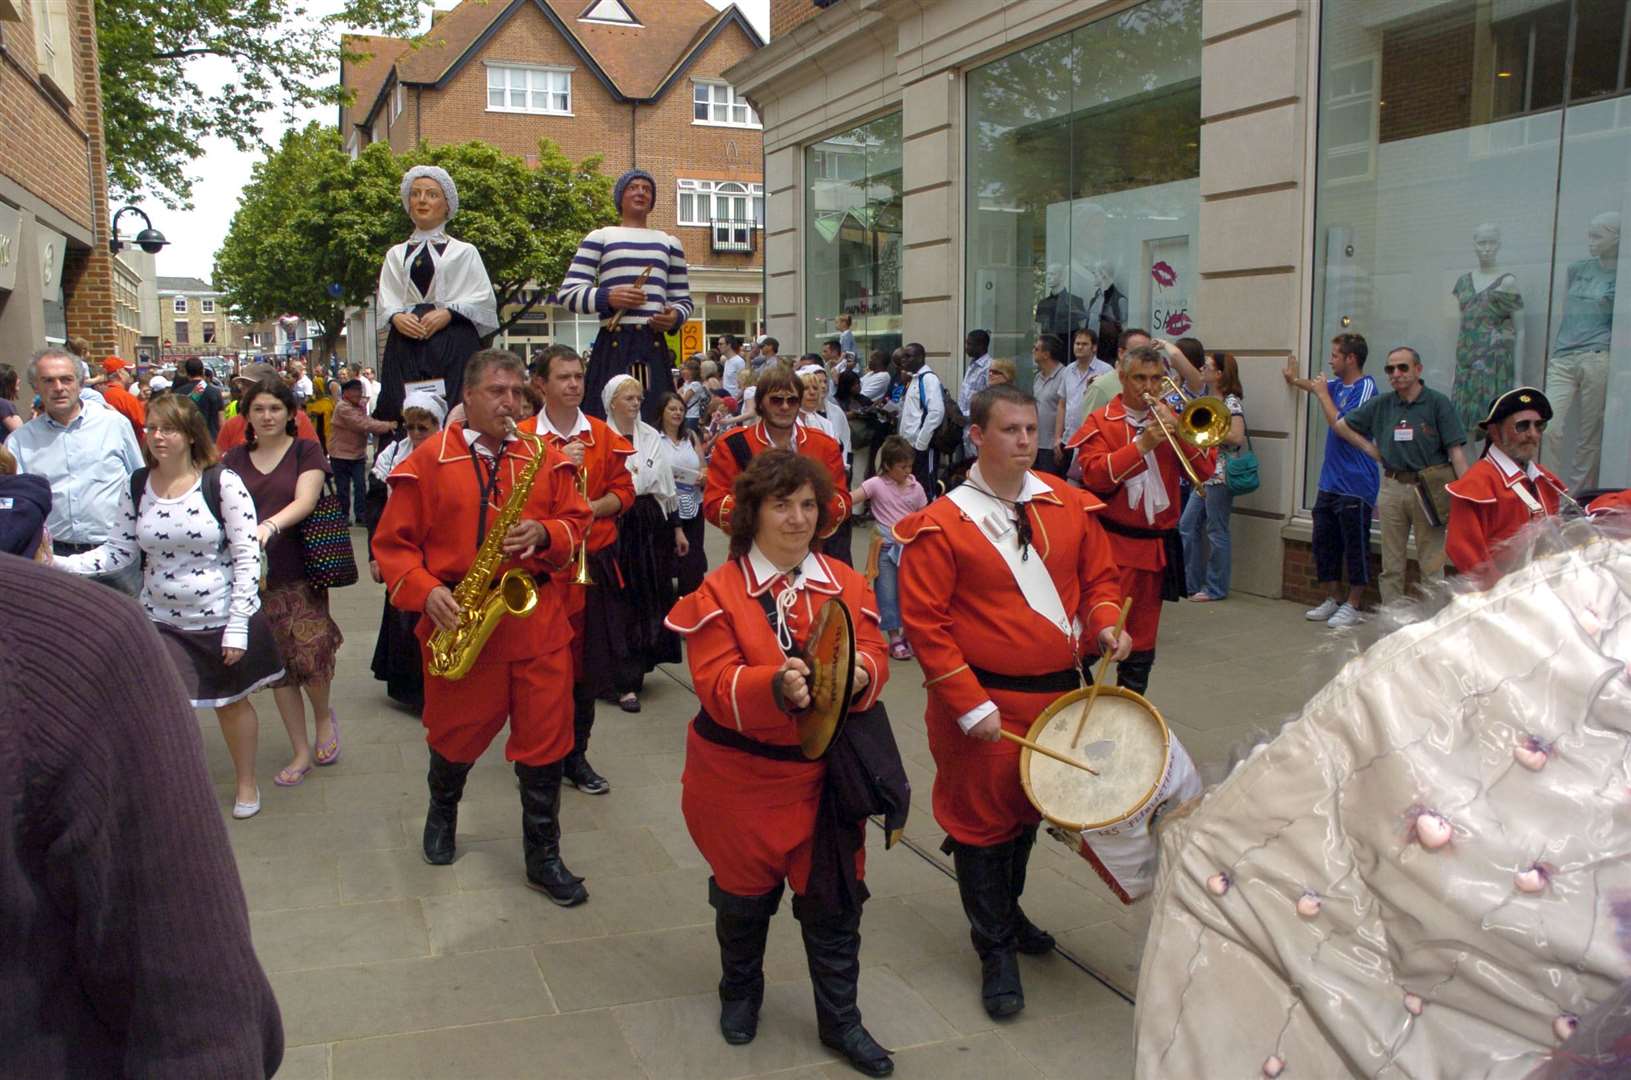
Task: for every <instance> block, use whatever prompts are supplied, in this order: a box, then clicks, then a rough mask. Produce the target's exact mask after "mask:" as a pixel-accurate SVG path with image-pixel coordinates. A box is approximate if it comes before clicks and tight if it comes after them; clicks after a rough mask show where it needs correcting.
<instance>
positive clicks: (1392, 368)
mask: <svg viewBox="0 0 1631 1080" xmlns="http://www.w3.org/2000/svg"><path fill="white" fill-rule="evenodd" d="M1410 367H1411V365H1409V364H1388V365H1386V366H1385V367H1383V368H1382V370H1383V371H1385V372H1387V373H1388V374H1389V375H1403V374H1404V373H1405V372H1407V371H1409V370H1410Z"/></svg>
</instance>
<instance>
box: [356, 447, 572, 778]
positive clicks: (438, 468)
mask: <svg viewBox="0 0 1631 1080" xmlns="http://www.w3.org/2000/svg"><path fill="white" fill-rule="evenodd" d="M545 453H546V454H547V455H548V457H547V458H546V459H545V461H544V464H543V465H542V466H541V467H540V468H539V470H538V472H537V474H536V475H535V476H534V478H533V485H532V492H531V494H530V495H529V496H528V498H527V502H526V507H525V510H524V511H523V513H522V515H521V516H522V518H523V519H526V520H532V521H539V522H542V523H543V525H544V528H545V530H546V531H547V532H548V533H549V547H548V548H546V549H545V550H544V551H542V552H537V553H535V554H534V555H533V556H532V557H530V558H527V559H525V560H518V561H511V560H506V561H505V562H504V563H502V564H501V565H500V567H499V569H498V574H502V573H503V572H504V571H505V570H508V569H509V568H510V567H512V566H513V567H519V568H521V569H523V570H525V571H527V572H528V573H530V574H532V575H534V576H535V577H539V578H542V580H540V581H539V583H538V606H537V607H536V608H535V609H534V610H533V612H532V614H531V615H529V616H527V617H525V618H516V617H513V616H507V617H505V618H504V619H502V620H500V621H499V624H498V628H497V629H496V630H494V631H493V634H492V636H491V637H490V638H488V639H487V643H486V645H485V646H484V647H483V648H482V651H481V657H480V659H478V660H477V661H476V664H475V667H474V668H472V669H471V671H470V673H469V674H468V675H466V676H465V677H464V678H463V679H462V680H459V681H457V682H449V681H448V680H446V679H438V678H435V677H433V676H431V675H430V674H429V672H428V671H427V673H426V676H425V711H424V718H423V719H424V724H425V727H426V729H427V738H428V740H429V742H430V744H431V746H432V747H434V748H436V750H437V751H438V752H439V753H442V754H443V755H444V756H445V757H447V758H449V759H450V760H452V761H474V760H475V759H476V757H479V756H480V754H481V751H482V750H484V749H485V748H486V746H487V743H488V742H490V741H491V740H492V737H493V735H495V734H496V733H497V732H498V730H499V728H501V727H502V726H503V723H504V719H505V717H506V716H508V717H509V718H510V721H511V737H510V744H509V748H508V750H509V757H510V759H511V760H513V761H523V762H526V763H527V764H534V765H542V764H548V763H549V762H551V761H555V760H558V759H559V758H561V757H564V756H565V755H566V752H567V751H568V750H570V749H571V746H572V724H571V709H570V708H565V709H563V708H561V707H559V703H560V702H561V701H563V700H566V698H567V696H568V695H569V693H570V691H569V689H568V683H567V677H568V676H569V672H568V670H567V653H566V652H565V650H566V647H567V645H568V644H569V631H568V630H567V627H566V620H565V619H563V618H562V615H563V614H564V608H563V593H564V591H565V589H566V586H564V585H561V584H558V583H557V582H555V581H552V580H550V579H549V578H548V577H547V575H549V574H550V573H551V572H553V571H557V570H560V569H561V568H562V567H563V566H565V565H566V564H567V563H568V562H570V560H571V558H572V552H573V549H574V548H575V547H576V546H577V544H578V542H579V539H580V538H581V537H582V536H583V534H584V531H585V530H586V529H587V528H588V527H589V507H588V505H587V504H586V503H585V502H584V500H583V497H582V496H581V495H579V494H578V489H577V484H576V483H575V481H574V471H573V468H572V463H571V462H570V461H568V460H567V459H566V458H564V457H562V456H561V455H560V454H558V453H556V452H555V451H553V450H550V449H548V448H547V447H546V448H545ZM531 459H532V450H531V448H530V447H529V446H528V445H527V444H526V443H525V442H523V441H519V440H517V441H513V442H510V443H507V444H506V446H505V449H504V457H503V459H502V461H501V463H500V465H499V483H498V487H497V489H496V490H495V491H494V492H493V493H492V495H491V497H490V499H489V508H488V511H487V518H488V521H489V523H491V522H493V521H494V520H495V519H496V518H497V517H498V514H499V512H500V510H501V509H502V507H503V505H504V503H505V502H506V501H507V500H508V499H509V497H510V494H511V492H513V491H514V490H515V483H516V479H517V476H518V475H519V473H520V472H521V470H522V469H523V468H524V467H525V465H526V464H527V462H529V461H530V460H531ZM476 470H477V466H476V463H475V462H474V461H473V460H472V458H471V450H470V446H469V444H468V443H467V442H466V441H465V437H464V426H463V425H462V424H455V425H453V426H452V427H449V428H447V429H445V430H443V431H441V432H439V433H438V434H436V435H433V436H432V437H430V438H429V439H426V440H425V441H424V442H423V443H422V444H421V445H420V446H419V448H418V449H417V450H415V451H414V452H413V453H412V454H410V455H408V457H407V458H406V459H405V460H404V461H403V462H402V463H401V464H399V465H398V466H397V467H396V468H395V469H394V470H393V471H392V473H391V476H390V484H391V497H390V499H388V500H386V504H385V513H384V515H383V516H382V517H381V518H380V523H379V528H378V529H377V530H376V531H375V533H374V542H373V554H374V558H375V559H376V560H378V562H379V566H380V572H381V574H382V575H383V576H384V578H385V585H386V588H387V590H388V592H387V595H388V596H389V597H390V600H391V603H392V605H393V606H395V607H397V608H399V609H400V610H403V611H423V610H424V609H425V600H426V598H427V597H428V596H429V595H430V593H431V590H433V589H434V588H436V587H437V586H438V585H446V586H448V587H449V588H453V587H455V586H457V585H458V583H459V580H460V579H461V578H463V577H464V574H465V572H466V571H467V570H468V569H469V568H470V564H471V563H472V562H473V561H474V560H475V556H476V552H477V550H478V548H479V547H480V544H479V543H478V541H477V525H478V518H479V514H480V508H481V486H480V481H479V480H478V477H477V471H476ZM496 576H497V574H495V577H496ZM432 629H433V626H432V623H431V621H430V620H429V619H421V620H420V621H419V630H418V633H419V639H420V641H421V642H424V641H425V640H426V639H427V638H428V637H429V636H430V633H431V631H432Z"/></svg>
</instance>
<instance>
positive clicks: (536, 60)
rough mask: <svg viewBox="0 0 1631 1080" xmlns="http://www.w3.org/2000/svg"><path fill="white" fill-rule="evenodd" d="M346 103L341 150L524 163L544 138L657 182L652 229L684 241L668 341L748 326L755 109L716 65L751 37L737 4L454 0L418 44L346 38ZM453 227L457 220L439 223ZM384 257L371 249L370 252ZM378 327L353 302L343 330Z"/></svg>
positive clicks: (551, 314)
mask: <svg viewBox="0 0 1631 1080" xmlns="http://www.w3.org/2000/svg"><path fill="white" fill-rule="evenodd" d="M348 44H349V46H350V48H351V50H352V51H354V52H356V53H361V54H364V55H365V58H364V59H363V60H362V61H360V62H357V63H352V62H349V61H348V62H345V63H343V64H342V71H341V80H342V82H343V83H344V84H345V85H346V86H348V87H350V88H352V90H353V91H354V92H355V103H354V104H353V105H352V106H350V107H348V108H345V109H342V110H341V115H340V130H341V132H342V134H343V135H344V136H345V138H346V141H347V146H348V147H349V148H350V149H351V151H352V152H353V153H357V152H360V150H361V148H362V147H363V146H366V145H368V144H369V143H371V142H382V141H383V142H388V143H389V144H390V146H391V148H392V149H393V150H395V151H398V152H402V151H406V150H409V149H411V148H412V147H413V146H415V145H417V144H418V143H420V142H426V143H430V144H432V145H435V144H439V143H449V142H460V141H464V140H467V139H471V138H480V139H482V140H483V141H485V142H488V143H491V144H492V145H494V146H496V147H498V148H499V149H500V150H503V151H504V152H506V153H509V154H514V155H516V156H518V157H521V158H523V159H524V160H529V161H531V162H534V163H535V162H536V160H537V154H538V143H539V140H541V139H549V140H551V141H553V142H554V143H556V144H557V145H558V146H559V147H560V148H561V150H562V151H563V152H564V153H565V154H566V155H567V156H568V157H570V158H572V159H573V160H574V161H578V160H582V159H583V158H586V157H589V156H591V155H597V154H598V155H600V156H601V158H602V159H603V160H602V165H601V169H602V171H603V172H604V173H605V174H606V175H608V176H612V177H616V176H617V175H619V174H620V173H622V172H623V171H624V170H626V169H629V168H633V167H636V166H638V167H639V168H642V169H645V170H646V171H647V172H650V173H651V174H652V175H653V176H654V177H655V178H656V180H657V204H656V208H655V209H654V211H653V213H652V215H651V225H652V226H653V227H654V228H660V229H664V230H667V231H669V232H672V233H673V234H674V235H676V236H678V237H679V239H680V242H681V243H682V244H683V245H684V247H685V252H686V259H687V262H688V264H689V267H690V283H691V293H692V297H693V299H694V301H695V304H696V307H695V313H694V314H693V316H692V319H691V322H690V323H689V324H688V325H687V328H686V331H685V334H684V336H683V338H682V344H683V346H684V347H685V348H686V349H687V351H692V350H694V349H696V348H700V347H701V343H702V342H703V341H704V340H707V339H708V338H711V337H712V336H713V335H716V334H720V333H730V332H734V333H737V334H744V335H745V334H750V333H753V332H754V331H755V330H756V329H757V327H758V326H759V325H760V323H761V322H762V321H763V310H762V290H763V280H764V277H763V256H762V252H761V248H760V243H759V241H760V236H761V231H762V229H761V226H762V222H763V205H764V176H763V170H762V141H761V131H760V126H759V119H758V116H757V115H756V113H755V112H754V111H753V109H752V108H751V107H750V106H749V105H748V104H747V103H746V102H745V101H743V100H741V98H740V97H739V96H738V95H737V94H736V93H735V91H734V89H733V88H732V87H731V86H730V84H729V83H728V82H727V81H726V80H725V79H724V77H723V74H722V73H723V72H724V70H725V69H726V68H727V67H729V66H731V65H732V64H735V63H738V62H740V61H742V60H744V59H746V58H747V57H749V56H751V55H752V54H753V53H754V52H755V51H757V50H758V49H759V48H760V47H761V46H762V45H763V42H762V41H761V40H760V38H759V36H758V34H757V33H756V32H755V31H754V30H753V27H752V26H751V24H749V23H748V21H747V20H746V19H745V18H743V16H742V14H741V13H740V12H739V11H737V10H736V8H735V7H727V8H726V9H724V10H723V11H720V10H715V9H714V8H713V7H712V6H710V5H709V4H707V3H705V2H704V0H597V2H590V0H493V2H489V0H464V2H463V3H461V4H459V6H457V7H455V8H452V9H450V10H448V11H444V12H438V13H436V16H435V22H434V24H433V25H432V27H431V29H430V30H429V31H428V32H427V33H426V34H425V35H424V37H423V38H422V40H421V41H420V42H419V43H418V47H417V48H410V46H409V43H408V42H405V41H401V40H397V39H392V38H377V37H371V38H350V39H348ZM453 231H454V232H455V233H457V231H458V227H457V224H455V225H454V226H453ZM382 254H383V253H382ZM597 328H598V323H597V322H596V321H595V320H593V319H590V318H584V317H574V315H573V314H572V313H570V312H567V311H565V310H564V309H561V308H559V307H553V306H550V305H539V306H536V307H534V308H533V309H532V311H531V312H529V313H528V315H527V316H526V317H525V318H524V319H522V320H521V321H519V322H517V323H516V324H515V325H514V326H512V327H511V328H510V329H509V330H508V331H506V332H505V333H504V334H503V335H502V336H501V337H500V339H499V340H498V343H499V344H507V345H509V346H510V347H513V348H517V349H518V350H520V351H522V352H526V351H527V350H528V349H529V348H538V347H541V346H543V345H546V344H549V343H551V342H555V341H561V342H565V343H567V344H571V345H573V346H574V347H577V348H580V349H587V347H588V345H589V342H590V341H591V340H592V339H593V337H594V335H595V333H596V330H597ZM378 329H380V328H379V327H377V326H373V325H372V324H371V322H370V320H369V319H368V317H367V315H366V313H359V314H358V315H357V316H356V317H354V318H353V320H352V323H351V326H350V327H349V331H348V332H349V336H350V337H351V338H352V339H354V340H358V341H372V340H374V339H375V337H376V334H377V331H378Z"/></svg>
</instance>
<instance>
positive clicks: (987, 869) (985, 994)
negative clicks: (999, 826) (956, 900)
mask: <svg viewBox="0 0 1631 1080" xmlns="http://www.w3.org/2000/svg"><path fill="white" fill-rule="evenodd" d="M947 845H948V847H949V849H950V851H951V855H952V860H953V862H955V864H956V866H957V891H958V893H960V894H961V895H962V898H963V914H965V915H967V916H968V928H969V929H968V936H969V940H970V941H972V942H973V943H974V951H975V952H976V953H978V954H979V956H980V1000H981V1002H982V1003H983V1004H984V1005H985V1011H986V1014H987V1015H988V1016H990V1017H991V1018H992V1019H993V1020H1000V1019H1002V1018H1003V1017H1006V1016H1013V1015H1014V1014H1015V1013H1017V1012H1019V1011H1020V1010H1021V1009H1023V1008H1025V988H1024V987H1023V986H1022V985H1021V984H1020V981H1019V960H1018V958H1017V956H1016V955H1015V951H1016V949H1017V948H1018V944H1019V943H1018V940H1017V938H1016V936H1015V932H1014V908H1015V904H1014V896H1013V891H1012V890H1013V858H1014V841H1012V840H1009V841H1007V842H1006V843H1002V844H993V845H992V846H990V847H975V846H974V845H972V844H959V843H956V842H955V841H952V840H950V839H949V838H948V840H947Z"/></svg>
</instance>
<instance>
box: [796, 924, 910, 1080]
mask: <svg viewBox="0 0 1631 1080" xmlns="http://www.w3.org/2000/svg"><path fill="white" fill-rule="evenodd" d="M803 899H804V898H803V897H802V896H794V897H793V917H794V918H796V919H798V921H799V929H800V930H801V931H802V932H803V934H804V956H805V959H806V961H807V962H808V963H809V965H810V985H811V986H812V987H813V988H814V990H815V1007H816V1030H817V1031H818V1032H819V1033H820V1035H821V1045H823V1046H827V1047H831V1048H832V1049H834V1050H837V1051H838V1052H839V1053H840V1054H843V1055H844V1060H845V1061H847V1062H849V1065H850V1068H852V1069H854V1070H855V1071H856V1072H860V1073H865V1074H866V1075H867V1076H888V1075H889V1074H890V1073H892V1072H894V1071H895V1062H894V1059H892V1058H891V1057H890V1056H889V1051H887V1050H885V1049H884V1048H883V1047H881V1046H879V1045H878V1041H877V1040H876V1039H874V1038H873V1037H872V1034H871V1033H870V1032H868V1031H867V1029H866V1028H865V1027H863V1026H862V1025H861V1010H860V1008H859V1006H857V1005H856V1003H855V998H856V994H857V992H858V991H859V989H860V982H861V913H860V912H859V911H852V912H849V913H848V914H844V915H830V914H827V913H819V914H818V913H815V912H811V911H808V910H806V909H805V906H804V905H803V903H802V901H803Z"/></svg>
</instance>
